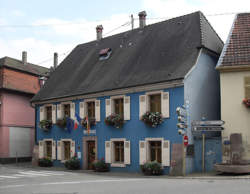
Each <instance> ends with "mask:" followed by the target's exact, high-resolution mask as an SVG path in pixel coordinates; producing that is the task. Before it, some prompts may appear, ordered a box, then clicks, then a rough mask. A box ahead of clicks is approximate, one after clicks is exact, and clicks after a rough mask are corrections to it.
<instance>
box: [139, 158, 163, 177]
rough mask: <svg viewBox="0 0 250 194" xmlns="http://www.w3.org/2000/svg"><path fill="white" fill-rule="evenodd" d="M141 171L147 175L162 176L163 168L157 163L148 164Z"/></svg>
mask: <svg viewBox="0 0 250 194" xmlns="http://www.w3.org/2000/svg"><path fill="white" fill-rule="evenodd" d="M141 170H142V172H143V173H144V174H145V175H161V174H162V173H163V168H162V166H161V164H160V163H159V162H157V161H152V162H146V163H145V164H143V165H142V166H141Z"/></svg>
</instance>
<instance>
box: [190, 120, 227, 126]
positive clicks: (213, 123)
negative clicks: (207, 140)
mask: <svg viewBox="0 0 250 194" xmlns="http://www.w3.org/2000/svg"><path fill="white" fill-rule="evenodd" d="M224 124H225V121H222V120H214V121H192V125H196V126H203V125H207V126H221V125H224Z"/></svg>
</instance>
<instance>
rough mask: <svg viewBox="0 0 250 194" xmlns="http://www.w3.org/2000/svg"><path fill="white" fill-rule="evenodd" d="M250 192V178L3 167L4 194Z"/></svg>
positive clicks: (0, 184) (0, 175)
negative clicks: (95, 172) (77, 171)
mask: <svg viewBox="0 0 250 194" xmlns="http://www.w3.org/2000/svg"><path fill="white" fill-rule="evenodd" d="M59 193H60V194H80V193H84V194H86V193H90V194H92V193H98V194H128V193H129V194H130V193H131V194H137V193H138V194H163V193H164V194H168V193H174V194H196V193H197V194H210V193H211V194H217V193H218V194H224V193H225V194H239V193H240V194H245V193H246V194H249V193H250V179H235V180H232V179H223V180H222V179H221V180H218V179H216V180H212V179H211V178H210V179H204V178H203V179H202V180H199V179H169V178H167V177H143V176H133V175H131V176H122V175H120V176H112V175H109V174H103V175H96V174H89V173H75V172H65V171H53V170H41V169H30V168H20V167H19V168H14V167H5V166H1V167H0V194H59Z"/></svg>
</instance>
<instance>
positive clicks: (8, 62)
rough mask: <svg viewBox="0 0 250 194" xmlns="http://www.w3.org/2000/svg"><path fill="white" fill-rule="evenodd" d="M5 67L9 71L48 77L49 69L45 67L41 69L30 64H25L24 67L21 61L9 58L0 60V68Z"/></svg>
mask: <svg viewBox="0 0 250 194" xmlns="http://www.w3.org/2000/svg"><path fill="white" fill-rule="evenodd" d="M1 66H5V67H8V68H11V69H16V70H19V71H23V72H27V73H31V74H34V75H37V76H48V75H49V69H48V68H46V67H42V66H39V65H34V64H32V63H27V64H26V65H24V64H23V63H22V61H20V60H17V59H14V58H10V57H3V58H1V59H0V67H1Z"/></svg>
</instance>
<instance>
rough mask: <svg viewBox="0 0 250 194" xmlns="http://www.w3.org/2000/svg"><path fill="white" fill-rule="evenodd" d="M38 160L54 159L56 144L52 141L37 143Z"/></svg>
mask: <svg viewBox="0 0 250 194" xmlns="http://www.w3.org/2000/svg"><path fill="white" fill-rule="evenodd" d="M39 158H50V159H52V160H55V159H56V142H55V141H54V140H53V139H43V140H40V141H39Z"/></svg>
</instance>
